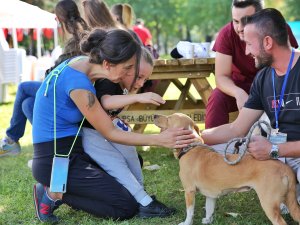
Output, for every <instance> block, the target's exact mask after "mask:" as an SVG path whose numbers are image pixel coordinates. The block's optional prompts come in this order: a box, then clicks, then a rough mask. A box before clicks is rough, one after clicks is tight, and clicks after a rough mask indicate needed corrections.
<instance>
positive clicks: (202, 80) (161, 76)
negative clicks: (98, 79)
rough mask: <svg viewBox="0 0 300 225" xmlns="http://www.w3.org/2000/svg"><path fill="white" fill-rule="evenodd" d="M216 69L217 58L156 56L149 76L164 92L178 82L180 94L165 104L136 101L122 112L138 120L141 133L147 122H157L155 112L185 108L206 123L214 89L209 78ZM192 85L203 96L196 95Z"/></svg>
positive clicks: (131, 120) (183, 110) (137, 129)
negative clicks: (206, 114) (207, 109)
mask: <svg viewBox="0 0 300 225" xmlns="http://www.w3.org/2000/svg"><path fill="white" fill-rule="evenodd" d="M214 72H215V59H214V58H195V59H168V60H164V59H158V60H155V62H154V69H153V73H152V75H151V76H150V78H149V79H150V80H159V82H158V84H157V85H156V86H155V87H154V90H153V92H155V93H157V94H159V95H161V96H163V95H164V94H165V93H166V91H167V89H168V88H169V86H170V85H171V84H174V85H175V86H176V87H177V88H178V89H179V92H180V95H179V97H178V98H177V97H176V99H172V100H167V101H166V103H165V104H163V105H161V106H155V105H152V104H140V103H136V104H133V105H130V106H129V107H127V109H125V110H123V111H122V113H121V114H120V115H119V116H120V118H121V119H123V120H125V121H126V122H128V123H130V124H134V127H133V130H134V131H135V132H140V133H142V132H143V131H144V129H145V128H146V126H147V124H153V119H154V118H153V116H154V115H155V114H163V115H169V114H172V113H175V112H181V113H185V114H187V115H189V116H190V117H191V118H192V119H193V120H194V121H195V122H196V123H203V122H204V119H205V107H206V104H207V102H208V98H209V96H210V93H211V91H212V87H211V86H210V84H209V82H208V81H207V79H206V78H208V77H209V76H210V74H211V73H214ZM192 86H194V87H195V89H196V92H197V93H198V94H199V96H200V97H199V96H198V97H195V95H193V93H192V92H191V87H192ZM171 95H172V93H171Z"/></svg>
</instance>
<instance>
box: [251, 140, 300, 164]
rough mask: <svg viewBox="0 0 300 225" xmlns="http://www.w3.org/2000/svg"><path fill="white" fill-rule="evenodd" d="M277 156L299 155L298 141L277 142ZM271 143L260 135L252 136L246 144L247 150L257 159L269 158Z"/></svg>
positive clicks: (299, 144)
mask: <svg viewBox="0 0 300 225" xmlns="http://www.w3.org/2000/svg"><path fill="white" fill-rule="evenodd" d="M278 147H279V151H278V153H279V157H292V158H298V157H300V141H289V142H286V143H282V144H278ZM271 148H272V143H271V142H270V141H269V140H267V139H266V138H265V137H262V136H254V137H253V138H252V139H251V142H250V143H249V145H248V151H249V152H250V153H251V154H252V155H253V157H254V158H256V159H258V160H267V159H270V151H271Z"/></svg>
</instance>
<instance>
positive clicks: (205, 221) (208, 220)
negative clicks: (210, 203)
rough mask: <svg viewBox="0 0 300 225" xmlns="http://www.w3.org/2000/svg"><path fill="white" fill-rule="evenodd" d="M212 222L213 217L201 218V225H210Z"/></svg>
mask: <svg viewBox="0 0 300 225" xmlns="http://www.w3.org/2000/svg"><path fill="white" fill-rule="evenodd" d="M212 221H213V217H209V218H203V219H202V224H210V223H212Z"/></svg>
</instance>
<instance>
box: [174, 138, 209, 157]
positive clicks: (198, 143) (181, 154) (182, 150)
mask: <svg viewBox="0 0 300 225" xmlns="http://www.w3.org/2000/svg"><path fill="white" fill-rule="evenodd" d="M196 146H202V147H205V148H208V149H210V150H213V151H214V149H213V148H212V147H210V146H209V145H206V144H203V143H201V142H194V143H192V144H189V145H188V146H187V147H185V148H182V149H181V150H180V152H179V153H178V159H180V158H181V157H182V156H184V155H185V154H186V153H187V152H188V151H190V150H191V149H192V148H194V147H196Z"/></svg>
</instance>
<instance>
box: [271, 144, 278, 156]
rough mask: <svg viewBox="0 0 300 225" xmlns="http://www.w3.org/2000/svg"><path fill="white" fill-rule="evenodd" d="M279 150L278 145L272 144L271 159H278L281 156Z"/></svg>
mask: <svg viewBox="0 0 300 225" xmlns="http://www.w3.org/2000/svg"><path fill="white" fill-rule="evenodd" d="M278 151H279V147H278V145H272V148H271V151H270V153H269V155H270V158H271V159H278V158H279V154H278Z"/></svg>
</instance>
